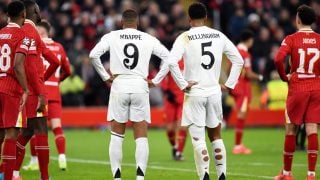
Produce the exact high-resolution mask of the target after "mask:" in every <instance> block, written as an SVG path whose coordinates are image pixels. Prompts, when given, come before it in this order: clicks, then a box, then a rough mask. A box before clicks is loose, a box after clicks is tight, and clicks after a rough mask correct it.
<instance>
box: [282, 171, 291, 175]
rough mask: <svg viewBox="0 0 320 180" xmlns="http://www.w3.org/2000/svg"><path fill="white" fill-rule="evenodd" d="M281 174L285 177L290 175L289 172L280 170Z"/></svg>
mask: <svg viewBox="0 0 320 180" xmlns="http://www.w3.org/2000/svg"><path fill="white" fill-rule="evenodd" d="M282 174H283V175H285V176H289V175H291V171H286V170H282Z"/></svg>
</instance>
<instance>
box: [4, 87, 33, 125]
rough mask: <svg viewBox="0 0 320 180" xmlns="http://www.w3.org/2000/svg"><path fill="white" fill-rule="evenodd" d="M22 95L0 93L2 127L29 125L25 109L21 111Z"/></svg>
mask: <svg viewBox="0 0 320 180" xmlns="http://www.w3.org/2000/svg"><path fill="white" fill-rule="evenodd" d="M20 100H21V98H20V97H14V96H10V95H7V94H3V93H0V128H11V127H17V128H25V127H27V121H26V112H25V109H23V110H22V112H19V107H20Z"/></svg>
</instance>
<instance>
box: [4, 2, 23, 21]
mask: <svg viewBox="0 0 320 180" xmlns="http://www.w3.org/2000/svg"><path fill="white" fill-rule="evenodd" d="M24 10H25V7H24V5H23V3H22V2H21V1H12V2H11V3H10V4H8V8H7V13H8V16H9V17H10V18H17V17H19V16H20V14H21V13H22V12H23V11H24Z"/></svg>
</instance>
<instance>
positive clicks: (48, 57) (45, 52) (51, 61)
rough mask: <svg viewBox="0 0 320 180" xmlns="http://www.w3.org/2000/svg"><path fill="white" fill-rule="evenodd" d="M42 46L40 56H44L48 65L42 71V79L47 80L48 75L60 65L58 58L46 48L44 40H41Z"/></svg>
mask: <svg viewBox="0 0 320 180" xmlns="http://www.w3.org/2000/svg"><path fill="white" fill-rule="evenodd" d="M41 46H42V48H41V49H42V56H43V57H44V59H45V60H47V61H48V62H49V64H50V65H49V67H48V69H47V70H46V72H45V73H44V80H45V81H46V80H48V79H49V78H50V76H51V75H52V74H54V73H55V72H56V70H57V68H58V67H59V65H60V62H59V59H58V58H57V56H55V55H54V54H53V52H51V51H50V49H48V48H47V47H46V45H45V44H44V42H42V44H41Z"/></svg>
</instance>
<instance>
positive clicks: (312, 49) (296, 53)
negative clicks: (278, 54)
mask: <svg viewBox="0 0 320 180" xmlns="http://www.w3.org/2000/svg"><path fill="white" fill-rule="evenodd" d="M283 43H286V44H287V45H288V46H289V47H290V48H291V54H290V55H291V60H290V61H291V62H290V63H291V70H290V73H291V74H292V77H291V80H290V83H289V87H291V89H296V90H300V91H309V90H310V91H312V90H320V61H319V59H320V35H319V34H318V33H315V32H313V31H312V30H300V31H298V32H296V33H294V34H292V35H289V36H288V37H287V38H286V39H285V41H284V42H283Z"/></svg>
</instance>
